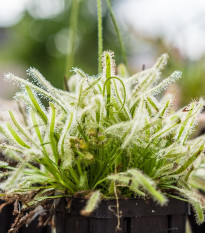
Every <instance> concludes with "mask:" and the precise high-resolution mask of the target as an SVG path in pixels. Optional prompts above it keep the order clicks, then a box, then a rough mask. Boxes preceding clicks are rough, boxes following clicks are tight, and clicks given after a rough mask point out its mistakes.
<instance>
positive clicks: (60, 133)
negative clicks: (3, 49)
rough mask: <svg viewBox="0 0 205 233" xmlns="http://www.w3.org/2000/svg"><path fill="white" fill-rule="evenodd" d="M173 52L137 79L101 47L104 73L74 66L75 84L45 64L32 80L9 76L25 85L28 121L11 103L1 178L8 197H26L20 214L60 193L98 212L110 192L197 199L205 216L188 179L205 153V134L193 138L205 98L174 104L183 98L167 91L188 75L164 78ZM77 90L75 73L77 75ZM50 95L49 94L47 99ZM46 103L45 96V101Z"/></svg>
mask: <svg viewBox="0 0 205 233" xmlns="http://www.w3.org/2000/svg"><path fill="white" fill-rule="evenodd" d="M167 59H168V56H167V55H166V54H163V55H162V56H161V57H160V58H159V59H158V60H157V62H156V64H154V66H153V67H152V68H150V69H147V70H144V71H142V72H139V73H137V74H135V75H133V76H131V77H128V76H127V75H126V72H125V69H124V67H123V66H120V67H119V69H118V73H117V74H116V70H117V69H116V67H115V62H114V59H113V54H112V52H109V51H105V52H104V53H103V55H102V67H103V69H102V73H99V74H98V75H97V76H95V77H93V76H89V75H87V74H86V73H84V72H83V71H82V70H80V69H77V68H75V69H73V73H74V76H73V77H72V80H73V82H74V84H73V83H72V85H73V87H74V88H73V91H72V92H71V91H70V92H68V91H63V90H59V89H56V88H54V87H53V86H52V85H51V84H50V83H49V82H48V81H47V80H46V79H45V78H44V77H43V76H42V75H41V74H40V73H39V72H38V71H37V70H36V69H34V68H30V69H29V70H28V75H29V76H31V78H32V80H33V82H29V81H27V80H24V79H21V78H19V77H16V76H15V75H13V74H7V75H6V76H5V77H6V79H7V80H9V81H10V82H14V83H15V84H18V85H19V86H20V88H21V91H20V92H18V93H17V94H16V95H15V99H16V101H19V102H20V103H21V105H24V106H25V113H24V114H23V115H24V117H23V119H24V121H20V120H19V119H18V118H17V117H16V114H15V112H12V111H10V121H9V122H2V124H1V131H2V133H3V134H4V137H5V138H6V140H5V142H4V143H3V144H1V147H2V148H4V149H5V150H4V154H5V155H6V156H7V157H8V159H9V160H12V161H15V162H16V165H15V166H11V165H9V164H8V163H6V162H1V164H0V165H1V167H2V168H3V169H4V171H5V172H2V173H1V177H2V178H3V179H4V180H3V182H1V184H0V188H1V191H2V196H3V198H4V199H5V200H17V201H20V202H21V203H22V205H21V212H23V211H24V210H27V209H28V208H30V209H31V210H33V209H35V208H36V206H39V205H41V204H42V203H45V201H46V200H51V199H55V198H59V197H64V196H67V197H79V196H80V197H82V198H83V197H85V196H86V198H88V202H87V205H86V207H85V208H84V209H83V210H82V214H84V215H89V213H91V212H92V211H93V210H94V209H95V208H97V204H98V203H99V201H100V200H102V199H110V198H111V199H116V200H118V199H119V198H125V197H126V198H134V197H137V198H153V199H154V200H155V201H157V202H158V203H159V204H161V205H165V204H166V203H167V201H168V198H169V197H175V198H179V199H182V200H185V201H188V202H190V203H191V204H192V205H193V207H194V209H195V210H196V214H197V220H198V222H202V221H203V210H202V209H203V208H204V203H203V201H202V199H201V197H200V196H199V195H198V194H197V193H195V191H194V190H192V189H191V188H190V187H189V185H188V182H187V181H188V179H189V176H190V174H191V173H192V171H193V170H194V163H195V161H196V160H199V159H200V158H201V157H202V156H203V150H204V141H205V139H204V137H202V136H201V137H199V138H195V139H192V140H191V139H189V136H190V134H191V133H192V130H193V128H194V126H195V124H196V119H197V116H198V115H199V114H200V112H201V111H202V109H203V107H204V100H203V99H198V100H197V101H193V102H192V103H190V104H189V105H188V106H186V107H185V108H182V109H180V110H178V111H174V110H173V108H172V105H173V101H174V98H173V97H172V96H170V95H169V96H168V95H165V96H164V97H162V98H160V97H159V96H158V94H159V93H161V92H162V91H164V90H165V89H166V88H167V86H168V85H170V84H171V83H173V82H174V81H175V80H177V79H179V78H180V77H181V72H179V71H175V72H174V73H172V74H171V75H170V76H169V77H168V78H165V79H163V81H160V80H159V79H160V76H161V71H162V69H163V67H164V66H165V65H166V63H167ZM69 84H70V88H71V81H70V83H69ZM42 100H43V101H42ZM43 103H44V104H43Z"/></svg>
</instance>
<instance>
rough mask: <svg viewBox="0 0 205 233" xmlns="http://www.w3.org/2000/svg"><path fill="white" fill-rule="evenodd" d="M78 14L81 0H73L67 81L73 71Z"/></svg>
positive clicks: (66, 69)
mask: <svg viewBox="0 0 205 233" xmlns="http://www.w3.org/2000/svg"><path fill="white" fill-rule="evenodd" d="M78 12H79V0H73V1H72V6H71V9H70V27H69V29H70V30H69V35H68V48H67V56H66V62H65V74H66V75H65V77H66V80H68V79H69V76H70V70H71V69H72V67H73V64H74V58H75V46H76V36H77V27H78Z"/></svg>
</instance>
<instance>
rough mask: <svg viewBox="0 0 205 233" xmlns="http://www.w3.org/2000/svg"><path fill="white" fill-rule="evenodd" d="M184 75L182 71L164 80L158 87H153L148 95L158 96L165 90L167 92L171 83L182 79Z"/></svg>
mask: <svg viewBox="0 0 205 233" xmlns="http://www.w3.org/2000/svg"><path fill="white" fill-rule="evenodd" d="M181 76H182V73H181V72H180V71H175V72H173V73H172V74H171V75H170V76H169V77H168V78H166V79H165V80H163V81H162V82H161V83H159V84H158V85H157V86H155V87H153V88H152V89H150V90H148V91H147V92H146V95H150V94H153V95H158V94H159V93H161V92H162V91H163V90H165V89H166V88H167V87H168V86H169V85H170V84H171V83H173V82H174V81H176V80H177V79H179V78H181Z"/></svg>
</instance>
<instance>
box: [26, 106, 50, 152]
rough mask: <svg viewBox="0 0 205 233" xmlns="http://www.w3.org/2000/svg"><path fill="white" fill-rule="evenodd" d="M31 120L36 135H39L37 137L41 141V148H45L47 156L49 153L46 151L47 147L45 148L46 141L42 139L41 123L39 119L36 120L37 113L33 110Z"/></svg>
mask: <svg viewBox="0 0 205 233" xmlns="http://www.w3.org/2000/svg"><path fill="white" fill-rule="evenodd" d="M30 114H31V120H32V122H33V127H34V130H35V132H36V135H37V137H38V139H39V141H40V143H41V146H42V148H43V151H44V153H45V154H46V155H48V154H47V151H46V149H45V146H44V141H43V138H42V136H41V131H40V128H39V122H38V120H37V118H36V113H35V111H34V110H33V109H31V113H30Z"/></svg>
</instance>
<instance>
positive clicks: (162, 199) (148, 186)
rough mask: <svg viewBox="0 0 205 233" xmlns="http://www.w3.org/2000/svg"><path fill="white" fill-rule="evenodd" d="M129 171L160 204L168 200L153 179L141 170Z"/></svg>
mask: <svg viewBox="0 0 205 233" xmlns="http://www.w3.org/2000/svg"><path fill="white" fill-rule="evenodd" d="M127 173H128V174H131V175H132V177H133V179H136V180H137V181H138V182H139V183H140V185H142V187H143V188H144V189H145V190H147V192H148V193H149V194H150V195H151V196H152V197H154V198H155V199H156V200H157V201H159V203H160V204H162V205H163V204H165V203H166V202H167V198H166V197H165V196H164V195H163V194H162V193H161V192H160V191H158V190H157V189H156V188H155V187H154V185H153V181H152V180H151V179H149V178H148V177H146V176H145V175H144V174H142V173H141V172H140V171H139V170H136V169H131V170H128V171H127Z"/></svg>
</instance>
